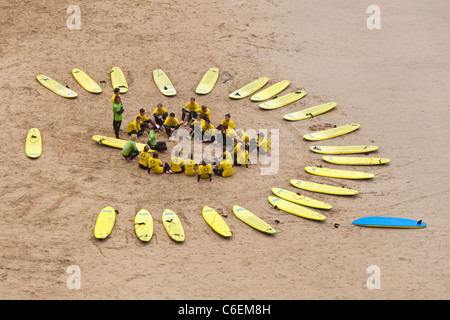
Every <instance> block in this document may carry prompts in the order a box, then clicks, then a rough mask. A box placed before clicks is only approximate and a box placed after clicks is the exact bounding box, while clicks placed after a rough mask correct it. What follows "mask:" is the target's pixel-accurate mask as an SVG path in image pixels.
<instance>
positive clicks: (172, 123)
mask: <svg viewBox="0 0 450 320" xmlns="http://www.w3.org/2000/svg"><path fill="white" fill-rule="evenodd" d="M179 127H180V122H179V121H178V119H177V118H175V113H173V112H172V113H170V115H169V117H168V118H167V119H166V120H165V121H164V128H165V129H166V133H167V136H168V137H169V141H175V137H176V134H177V131H176V130H177V129H178V128H179Z"/></svg>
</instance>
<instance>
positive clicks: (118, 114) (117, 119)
mask: <svg viewBox="0 0 450 320" xmlns="http://www.w3.org/2000/svg"><path fill="white" fill-rule="evenodd" d="M124 111H125V110H124V109H123V106H122V100H121V99H120V95H119V94H117V95H115V97H114V104H113V113H114V120H113V128H114V133H115V135H116V139H120V138H119V130H120V126H121V125H122V114H123V112H124Z"/></svg>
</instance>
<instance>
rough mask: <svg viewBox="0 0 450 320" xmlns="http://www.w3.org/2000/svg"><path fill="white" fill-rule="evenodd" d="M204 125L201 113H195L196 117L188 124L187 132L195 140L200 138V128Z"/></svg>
mask: <svg viewBox="0 0 450 320" xmlns="http://www.w3.org/2000/svg"><path fill="white" fill-rule="evenodd" d="M204 125H205V120H203V119H202V115H201V114H200V113H197V118H196V119H195V120H194V122H192V123H191V125H190V126H189V133H190V135H191V137H192V136H193V137H194V138H195V139H197V140H201V139H202V128H203V127H204Z"/></svg>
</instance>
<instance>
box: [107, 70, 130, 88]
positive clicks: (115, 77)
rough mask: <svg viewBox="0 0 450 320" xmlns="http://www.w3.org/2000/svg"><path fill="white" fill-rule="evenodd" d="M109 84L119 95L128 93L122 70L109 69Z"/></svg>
mask: <svg viewBox="0 0 450 320" xmlns="http://www.w3.org/2000/svg"><path fill="white" fill-rule="evenodd" d="M111 84H112V87H113V89H115V88H119V89H120V93H125V92H127V91H128V83H127V80H126V79H125V75H124V74H123V72H122V69H120V68H119V67H113V68H112V69H111Z"/></svg>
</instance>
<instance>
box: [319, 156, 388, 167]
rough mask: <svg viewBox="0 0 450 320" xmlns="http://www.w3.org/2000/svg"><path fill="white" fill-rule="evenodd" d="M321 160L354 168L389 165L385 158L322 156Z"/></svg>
mask: <svg viewBox="0 0 450 320" xmlns="http://www.w3.org/2000/svg"><path fill="white" fill-rule="evenodd" d="M322 159H323V160H325V161H326V162H329V163H334V164H344V165H354V166H375V165H379V164H386V163H389V162H390V161H391V160H389V159H386V158H366V157H364V158H362V157H341V156H323V157H322Z"/></svg>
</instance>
